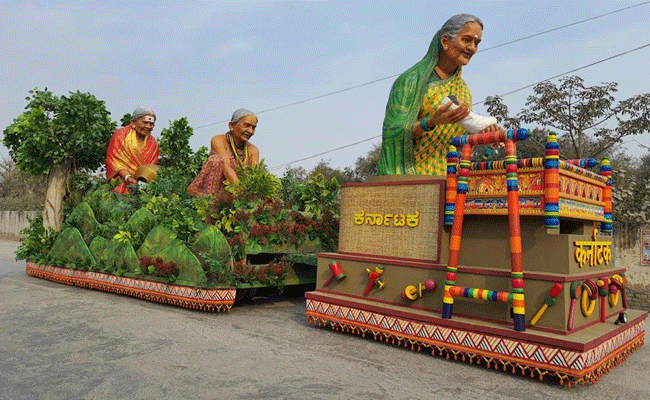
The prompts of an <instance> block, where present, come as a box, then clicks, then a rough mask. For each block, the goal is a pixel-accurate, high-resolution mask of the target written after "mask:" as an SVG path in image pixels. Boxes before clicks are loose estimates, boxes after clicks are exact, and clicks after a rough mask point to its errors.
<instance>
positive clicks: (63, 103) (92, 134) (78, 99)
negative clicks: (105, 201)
mask: <svg viewBox="0 0 650 400" xmlns="http://www.w3.org/2000/svg"><path fill="white" fill-rule="evenodd" d="M29 94H30V96H27V97H26V100H27V101H28V102H29V103H28V104H27V106H26V107H25V109H26V110H27V111H25V112H24V113H23V114H21V115H19V116H18V117H17V118H16V119H14V121H13V123H12V124H11V125H9V126H8V127H7V128H5V130H4V139H3V143H4V145H5V146H6V147H7V148H8V149H9V155H10V157H11V159H12V160H13V161H14V162H15V163H16V166H17V168H18V169H20V170H22V171H25V172H28V173H30V174H33V175H41V174H48V173H49V172H50V169H51V168H52V167H56V166H60V165H63V164H65V162H66V161H68V160H72V161H73V163H72V168H73V169H75V170H82V169H83V170H88V171H93V170H95V169H97V168H99V166H100V165H102V164H103V163H104V160H105V157H106V147H107V145H108V141H109V139H110V137H111V134H112V133H113V130H114V129H115V122H113V121H112V120H111V118H110V113H109V112H108V111H107V110H106V107H105V104H104V102H103V101H100V100H97V98H95V96H93V95H92V94H90V93H81V92H79V91H77V92H70V95H69V96H61V97H57V96H55V95H53V94H52V92H50V91H48V90H47V89H46V90H44V91H40V90H38V89H34V90H30V91H29Z"/></svg>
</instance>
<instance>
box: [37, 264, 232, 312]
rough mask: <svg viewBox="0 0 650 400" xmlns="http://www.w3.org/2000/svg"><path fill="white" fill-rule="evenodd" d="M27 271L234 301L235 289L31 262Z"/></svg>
mask: <svg viewBox="0 0 650 400" xmlns="http://www.w3.org/2000/svg"><path fill="white" fill-rule="evenodd" d="M27 269H32V270H34V271H39V272H42V273H45V274H48V275H52V276H57V277H63V278H70V279H72V280H78V281H90V282H89V283H91V284H96V283H106V284H110V285H115V286H122V287H126V288H129V289H134V290H138V291H150V292H155V293H159V294H161V295H166V296H176V297H182V298H185V299H188V300H192V301H205V302H225V303H232V302H234V300H235V294H236V289H197V288H192V287H188V286H180V285H172V284H168V283H162V282H153V281H147V280H144V279H134V278H129V277H123V276H117V275H111V274H104V273H101V272H94V271H80V270H73V269H69V268H60V267H54V266H51V265H41V264H36V263H32V262H27Z"/></svg>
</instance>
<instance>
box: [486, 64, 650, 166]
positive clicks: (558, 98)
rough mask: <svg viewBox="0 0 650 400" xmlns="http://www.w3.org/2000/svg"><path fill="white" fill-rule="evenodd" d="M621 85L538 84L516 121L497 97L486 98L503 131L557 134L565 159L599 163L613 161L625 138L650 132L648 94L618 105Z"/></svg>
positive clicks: (573, 81)
mask: <svg viewBox="0 0 650 400" xmlns="http://www.w3.org/2000/svg"><path fill="white" fill-rule="evenodd" d="M617 85H618V84H617V83H614V82H609V83H603V84H601V85H596V86H589V87H587V86H585V85H584V81H583V79H582V78H580V77H577V76H572V77H563V78H561V79H560V82H559V84H558V85H556V84H555V83H552V82H548V81H546V82H542V83H539V84H537V85H536V86H535V87H534V89H533V92H534V94H533V95H531V96H529V97H528V100H527V102H526V106H527V107H526V108H524V109H523V110H522V111H521V112H520V113H518V114H517V115H516V116H510V115H509V114H508V107H507V106H505V105H504V104H503V103H502V101H501V98H500V97H498V96H496V97H488V98H487V99H486V105H487V106H488V112H489V113H490V114H491V115H493V116H495V117H497V118H498V119H499V122H500V123H501V124H502V125H503V127H505V128H516V127H520V126H524V125H525V124H531V123H532V124H539V125H540V126H541V127H543V128H544V129H549V130H553V131H555V132H557V133H558V135H559V140H560V145H561V149H562V154H563V156H564V158H589V157H594V158H599V157H603V156H606V155H611V151H612V149H613V147H614V146H615V145H617V144H620V143H621V142H622V139H623V138H624V137H626V136H630V135H638V134H641V133H644V132H648V131H650V93H645V94H640V95H637V96H633V97H631V98H629V99H626V100H623V101H620V102H618V103H617V102H616V100H615V97H614V93H616V91H617V88H616V87H617Z"/></svg>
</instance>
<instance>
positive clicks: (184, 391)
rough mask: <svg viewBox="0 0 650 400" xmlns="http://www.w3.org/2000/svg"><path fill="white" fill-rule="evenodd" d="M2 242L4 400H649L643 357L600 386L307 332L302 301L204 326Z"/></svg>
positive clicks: (244, 308)
mask: <svg viewBox="0 0 650 400" xmlns="http://www.w3.org/2000/svg"><path fill="white" fill-rule="evenodd" d="M17 246H18V243H16V242H11V241H0V399H12V400H14V399H454V400H456V399H499V400H500V399H525V400H537V399H539V400H546V399H580V400H584V399H650V382H649V379H648V373H649V371H650V350H648V346H647V345H646V346H644V347H643V348H641V349H640V350H638V351H637V352H636V353H634V354H632V355H631V356H630V357H629V358H628V359H627V361H626V362H624V363H623V364H622V365H620V366H618V367H616V368H614V369H613V370H612V371H611V372H610V373H609V374H607V375H605V376H603V377H602V378H601V379H600V381H599V382H598V383H596V384H595V385H579V386H577V387H574V388H570V389H568V388H565V387H561V386H559V385H557V384H556V383H553V382H547V381H544V382H540V381H538V380H536V379H530V378H527V377H522V376H520V375H512V374H511V373H510V372H507V373H506V372H502V371H495V370H490V369H487V368H485V367H482V366H475V365H469V364H465V363H462V362H455V361H450V360H446V359H444V358H441V357H433V356H431V355H429V354H428V353H417V352H413V351H410V350H406V349H404V348H399V347H395V346H390V345H387V344H384V343H378V342H374V341H373V340H371V339H363V338H359V337H357V336H353V335H347V334H343V333H340V332H335V331H332V330H330V329H325V328H319V327H316V326H313V325H310V324H307V323H306V316H305V301H304V298H303V297H302V296H300V295H296V296H293V297H278V296H276V297H271V298H262V299H259V298H258V299H253V300H252V301H251V302H249V303H246V304H239V305H235V307H233V309H232V310H231V311H230V313H222V314H207V313H202V312H199V311H188V310H184V309H179V308H175V307H171V306H165V305H159V304H155V303H149V302H146V301H143V300H138V299H135V298H130V297H123V296H119V295H114V294H110V293H104V292H99V291H93V290H88V289H81V288H76V287H70V286H67V285H63V284H58V283H54V282H49V281H46V280H42V279H38V278H34V277H31V276H28V275H26V274H25V263H24V262H22V261H21V262H16V261H14V252H15V250H16V248H17Z"/></svg>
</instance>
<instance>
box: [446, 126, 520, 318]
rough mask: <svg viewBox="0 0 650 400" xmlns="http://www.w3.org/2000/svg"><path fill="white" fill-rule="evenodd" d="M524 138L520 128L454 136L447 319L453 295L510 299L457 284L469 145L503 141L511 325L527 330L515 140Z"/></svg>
mask: <svg viewBox="0 0 650 400" xmlns="http://www.w3.org/2000/svg"><path fill="white" fill-rule="evenodd" d="M527 137H528V131H526V130H525V129H521V130H514V131H513V130H509V131H508V132H505V131H499V132H485V133H477V134H473V135H469V136H468V135H464V136H460V137H456V138H454V141H453V144H454V146H462V152H461V158H460V170H459V172H458V182H457V190H456V198H455V203H454V214H453V223H452V227H451V237H450V240H449V260H448V264H447V274H446V280H445V288H444V294H443V301H442V302H443V304H442V318H446V319H450V318H451V317H452V314H453V304H454V297H460V296H463V297H473V298H480V299H483V300H494V301H508V300H509V297H510V296H507V295H506V294H505V293H500V292H497V291H489V290H486V289H474V288H461V287H457V286H456V278H457V274H458V260H459V254H460V242H461V237H462V233H463V217H464V214H465V200H466V197H467V188H468V185H467V181H468V177H469V170H470V165H471V157H472V146H474V145H479V144H488V143H497V142H505V148H506V160H505V167H506V185H507V188H508V222H509V227H510V240H509V242H510V267H511V277H512V280H511V283H512V296H511V299H512V305H513V313H514V328H515V330H517V331H525V330H526V320H525V311H526V310H525V302H524V273H523V258H522V247H521V225H520V220H519V217H520V215H519V179H518V166H517V149H516V146H515V141H517V140H524V139H526V138H527ZM500 294H501V296H500Z"/></svg>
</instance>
